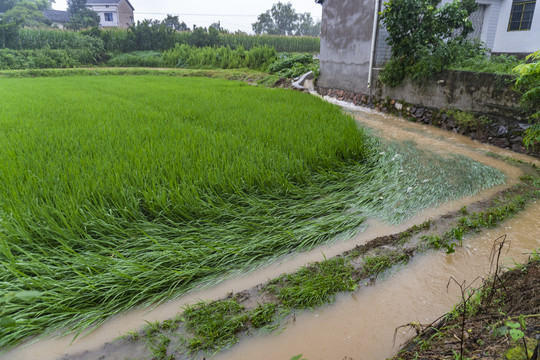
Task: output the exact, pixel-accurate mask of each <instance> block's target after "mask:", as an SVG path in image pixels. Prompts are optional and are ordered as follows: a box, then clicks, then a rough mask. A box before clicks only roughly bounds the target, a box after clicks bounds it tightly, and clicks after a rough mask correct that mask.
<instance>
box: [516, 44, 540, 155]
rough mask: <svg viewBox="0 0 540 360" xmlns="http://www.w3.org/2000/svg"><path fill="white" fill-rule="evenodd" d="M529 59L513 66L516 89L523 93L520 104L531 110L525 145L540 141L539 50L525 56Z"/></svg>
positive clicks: (524, 139)
mask: <svg viewBox="0 0 540 360" xmlns="http://www.w3.org/2000/svg"><path fill="white" fill-rule="evenodd" d="M527 60H528V61H530V62H529V63H527V64H520V65H518V66H516V67H515V68H514V72H515V73H516V74H517V75H518V78H517V79H516V85H515V86H516V89H518V90H519V91H521V92H522V93H523V95H522V97H521V104H522V106H523V107H525V108H526V109H527V110H528V111H530V112H532V113H533V115H532V116H531V121H533V126H531V127H530V128H529V129H527V131H526V133H525V137H524V138H523V143H524V144H525V146H526V147H529V146H531V145H535V144H537V143H540V50H538V51H537V52H535V53H533V54H530V55H529V56H527Z"/></svg>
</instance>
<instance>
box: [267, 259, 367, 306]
mask: <svg viewBox="0 0 540 360" xmlns="http://www.w3.org/2000/svg"><path fill="white" fill-rule="evenodd" d="M356 287H357V284H356V281H355V279H354V267H353V266H352V265H351V264H350V262H348V261H346V260H345V259H343V258H335V259H330V260H326V261H323V262H320V263H315V264H312V265H310V266H306V267H303V268H301V269H300V270H299V271H297V272H296V273H294V274H285V275H283V276H281V277H279V278H277V279H275V280H272V281H271V282H270V283H269V285H268V286H267V287H266V289H265V291H267V292H269V293H270V294H274V295H275V296H276V297H277V298H278V299H279V300H280V301H281V302H282V303H283V305H284V306H285V307H289V308H295V309H312V308H314V307H316V306H321V305H323V304H325V303H327V302H329V301H332V300H333V298H334V296H335V295H336V294H337V293H339V292H343V291H352V290H354V289H356Z"/></svg>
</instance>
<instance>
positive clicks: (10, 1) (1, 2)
mask: <svg viewBox="0 0 540 360" xmlns="http://www.w3.org/2000/svg"><path fill="white" fill-rule="evenodd" d="M16 3H17V0H0V12H2V13H3V12H6V11H8V10H10V9H12V8H13V7H14V6H15V4H16Z"/></svg>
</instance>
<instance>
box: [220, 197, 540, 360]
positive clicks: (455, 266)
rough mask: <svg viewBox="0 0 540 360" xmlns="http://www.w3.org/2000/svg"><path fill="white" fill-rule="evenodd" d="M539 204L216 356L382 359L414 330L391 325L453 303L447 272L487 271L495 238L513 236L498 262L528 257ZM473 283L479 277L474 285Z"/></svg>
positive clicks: (239, 359) (459, 275) (536, 238)
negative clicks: (449, 250)
mask: <svg viewBox="0 0 540 360" xmlns="http://www.w3.org/2000/svg"><path fill="white" fill-rule="evenodd" d="M539 214H540V203H534V204H532V205H531V206H530V207H528V208H527V209H526V210H525V211H523V212H522V213H520V215H518V216H517V217H516V218H513V219H511V220H508V221H506V222H505V223H504V224H503V225H502V226H500V227H498V228H496V229H490V230H489V231H484V232H482V233H481V234H479V235H477V236H474V237H469V238H466V239H465V240H464V244H465V245H464V246H463V247H461V248H458V249H457V250H456V252H455V253H454V254H451V255H447V254H446V253H445V252H444V251H438V252H429V253H427V254H425V255H421V256H418V257H416V258H415V259H414V260H413V261H412V262H411V263H409V264H408V265H406V266H404V267H403V268H401V269H400V270H399V272H397V273H394V274H391V275H389V276H387V278H386V279H383V280H379V281H378V282H377V283H376V284H375V285H373V286H370V287H366V288H363V289H361V290H360V291H358V292H356V293H353V294H344V295H341V296H340V297H339V298H338V299H337V300H336V302H335V303H334V304H332V305H331V306H328V307H325V308H323V309H319V310H315V311H313V312H305V313H303V314H297V315H296V321H295V322H294V323H289V324H288V326H287V328H286V329H285V330H284V331H283V332H282V333H280V334H278V335H276V334H270V335H263V336H258V337H256V338H253V339H247V340H246V341H244V342H240V344H239V345H237V346H235V347H234V348H233V349H231V350H229V351H226V352H224V353H222V354H220V355H218V356H216V357H215V359H216V360H229V359H231V360H232V359H236V360H248V359H268V360H274V359H275V360H278V359H281V360H282V359H290V358H291V356H294V355H297V354H303V356H304V358H306V359H309V360H319V359H321V360H322V359H339V360H343V359H348V360H350V359H354V360H357V359H363V360H376V359H386V358H388V357H391V356H393V355H395V354H396V352H397V351H398V346H399V345H400V344H402V343H404V342H405V340H407V339H408V338H409V337H411V336H413V335H415V334H414V332H412V331H406V330H403V331H401V332H398V336H397V339H396V346H394V345H393V336H394V330H395V329H396V328H397V327H398V326H401V325H405V324H408V323H410V322H419V323H420V324H426V325H427V324H430V323H431V322H433V321H434V320H436V319H437V318H439V317H440V316H441V315H442V314H444V313H445V312H447V311H449V310H451V309H452V306H453V305H454V304H455V303H457V302H458V301H459V299H460V292H459V288H458V287H457V286H455V284H451V285H450V286H449V288H448V291H447V284H448V281H449V278H450V277H451V276H452V277H453V278H455V279H456V280H457V281H459V282H461V281H463V280H466V281H467V284H470V283H471V282H472V281H474V280H475V279H476V278H477V277H485V276H486V275H487V274H488V273H489V271H490V260H489V256H490V252H491V250H492V247H493V242H494V240H495V239H496V238H497V237H499V236H501V235H505V234H506V235H507V239H508V241H511V244H510V247H509V249H507V251H504V253H503V259H504V260H503V261H502V263H503V264H504V265H507V266H511V265H512V264H513V261H516V262H518V263H521V262H524V261H526V260H527V257H528V255H527V254H528V253H530V251H531V250H532V249H534V248H538V247H539V246H540V221H539V220H540V219H539V216H538V215H539ZM476 284H477V285H478V286H479V285H480V284H481V282H478V281H477V283H476Z"/></svg>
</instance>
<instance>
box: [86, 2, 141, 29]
mask: <svg viewBox="0 0 540 360" xmlns="http://www.w3.org/2000/svg"><path fill="white" fill-rule="evenodd" d="M86 7H87V8H89V9H91V10H93V11H95V12H97V13H98V15H99V18H100V23H99V24H100V26H102V27H119V28H127V27H129V26H130V25H132V24H133V22H134V17H133V11H135V9H134V8H133V6H132V5H131V3H130V2H129V1H128V0H88V1H87V2H86Z"/></svg>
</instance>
